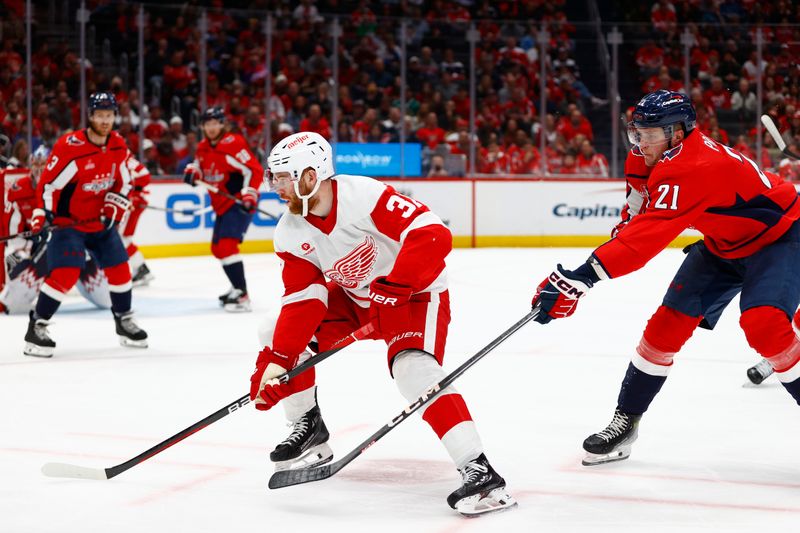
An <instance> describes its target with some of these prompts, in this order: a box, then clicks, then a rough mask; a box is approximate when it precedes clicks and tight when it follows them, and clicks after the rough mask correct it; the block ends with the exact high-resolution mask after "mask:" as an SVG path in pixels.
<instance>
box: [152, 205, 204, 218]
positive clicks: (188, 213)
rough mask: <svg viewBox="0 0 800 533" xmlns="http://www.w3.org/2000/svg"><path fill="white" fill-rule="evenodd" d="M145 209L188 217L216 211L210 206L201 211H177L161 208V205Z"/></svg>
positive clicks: (170, 208) (171, 208)
mask: <svg viewBox="0 0 800 533" xmlns="http://www.w3.org/2000/svg"><path fill="white" fill-rule="evenodd" d="M145 208H147V209H154V210H156V211H164V212H166V213H178V214H180V215H187V216H193V215H195V216H196V215H204V214H206V213H208V212H209V211H211V210H212V209H214V207H213V206H210V205H207V206H206V207H202V208H200V209H175V208H174V207H161V206H159V205H150V204H147V205H146V206H145Z"/></svg>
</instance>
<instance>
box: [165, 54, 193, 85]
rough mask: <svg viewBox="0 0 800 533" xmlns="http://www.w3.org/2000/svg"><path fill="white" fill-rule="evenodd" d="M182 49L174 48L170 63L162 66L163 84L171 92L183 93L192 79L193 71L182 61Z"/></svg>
mask: <svg viewBox="0 0 800 533" xmlns="http://www.w3.org/2000/svg"><path fill="white" fill-rule="evenodd" d="M184 55H185V53H184V51H183V50H176V51H174V52H173V53H172V57H171V58H170V64H169V65H167V66H166V67H164V84H165V85H166V86H167V87H169V88H170V89H171V90H172V92H177V93H185V92H186V90H187V89H188V88H189V84H191V83H192V81H193V80H194V72H192V69H191V67H190V66H189V65H188V64H186V62H185V61H184Z"/></svg>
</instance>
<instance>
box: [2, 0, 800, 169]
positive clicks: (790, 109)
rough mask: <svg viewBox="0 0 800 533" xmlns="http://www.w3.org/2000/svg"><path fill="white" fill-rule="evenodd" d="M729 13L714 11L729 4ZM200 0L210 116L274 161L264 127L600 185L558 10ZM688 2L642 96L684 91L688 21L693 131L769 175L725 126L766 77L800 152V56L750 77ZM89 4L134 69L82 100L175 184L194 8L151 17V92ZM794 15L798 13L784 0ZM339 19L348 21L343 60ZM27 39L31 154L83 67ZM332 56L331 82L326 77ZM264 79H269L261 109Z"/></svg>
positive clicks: (591, 101)
mask: <svg viewBox="0 0 800 533" xmlns="http://www.w3.org/2000/svg"><path fill="white" fill-rule="evenodd" d="M2 2H3V0H0V3H2ZM6 2H8V0H6ZM728 3H731V2H722V5H723V7H724V6H725V5H727V4H728ZM204 4H208V5H210V7H209V8H208V10H207V14H208V15H207V39H206V45H207V46H206V65H207V69H206V70H207V79H206V94H207V101H206V105H207V106H213V105H218V106H222V107H223V108H224V109H225V112H226V116H227V119H228V122H229V124H230V127H231V128H232V129H233V130H235V131H237V132H239V133H241V134H242V135H244V137H245V138H246V139H247V141H248V143H249V144H250V146H251V148H252V149H253V150H254V151H256V152H257V153H259V154H260V155H262V156H263V155H264V154H265V153H266V151H267V146H266V138H267V135H266V132H265V131H264V128H266V127H269V128H270V132H269V133H270V137H271V139H272V142H276V141H277V140H279V139H281V138H282V137H285V136H286V135H288V134H290V133H293V132H295V131H300V130H309V131H316V132H318V133H320V134H322V135H323V136H325V137H326V138H328V139H333V138H334V137H335V138H336V140H338V141H339V142H357V143H366V142H370V143H372V142H377V143H386V142H398V141H399V140H400V139H401V137H402V136H405V139H406V141H407V142H418V143H420V144H421V145H422V147H423V156H424V168H423V175H443V174H451V175H452V174H455V175H464V174H465V173H466V172H468V169H467V166H466V160H467V158H468V156H469V153H470V149H471V147H472V146H473V145H474V147H475V153H476V168H475V171H476V172H477V173H480V174H497V175H504V176H505V175H525V174H542V172H543V171H545V172H546V173H547V174H549V175H559V176H561V175H583V176H586V175H588V176H608V175H609V168H608V161H607V158H606V156H605V155H604V154H601V153H598V152H597V151H596V149H595V144H594V143H595V138H594V130H593V127H592V124H591V123H590V121H589V120H588V119H587V111H588V110H591V109H595V108H602V107H603V106H605V105H606V104H607V102H606V101H605V100H601V99H600V98H597V97H596V96H594V95H593V94H592V93H591V92H590V90H589V89H588V88H587V86H586V85H585V84H584V82H583V81H582V79H581V72H580V66H579V65H578V64H577V62H576V60H575V57H576V55H575V47H576V43H575V40H574V38H573V36H574V34H575V26H574V24H572V23H571V22H570V21H568V20H567V17H566V14H565V9H564V8H565V0H556V1H555V2H553V1H544V0H527V1H519V2H509V1H489V0H433V1H422V0H403V1H401V0H396V1H391V2H375V1H366V0H361V1H359V2H358V3H357V4H356V3H352V2H340V1H337V0H301V1H300V2H288V1H284V0H256V1H253V2H251V3H250V6H249V7H250V8H251V9H252V10H251V11H248V10H230V9H224V7H225V6H224V4H223V2H222V1H221V0H213V1H211V2H210V4H209V3H204ZM741 4H742V5H743V6H745V11H747V9H750V10H757V9H763V8H759V6H760V5H761V4H757V3H755V2H741ZM354 5H355V6H356V7H353V6H354ZM696 5H697V2H691V1H688V0H686V1H684V2H679V3H677V4H676V5H673V4H671V3H669V2H667V1H666V0H660V1H658V2H656V3H655V4H652V10H651V11H650V13H648V14H647V16H648V17H649V18H648V20H651V24H652V26H651V27H650V28H649V31H648V34H649V35H650V36H653V37H654V38H652V39H651V40H650V42H647V43H646V44H644V45H643V46H642V47H641V48H640V49H639V50H638V52H637V53H636V57H635V61H636V64H637V65H638V70H639V74H640V76H641V80H640V81H641V84H642V85H641V89H642V93H644V92H647V91H649V90H653V89H655V88H661V87H666V88H670V89H673V90H682V89H686V88H684V87H683V81H682V80H683V74H682V71H681V69H682V65H683V55H682V49H681V48H680V43H679V38H680V33H679V23H681V24H682V23H684V22H691V24H690V25H689V27H690V28H691V30H692V32H693V35H694V36H695V38H696V43H695V45H694V46H693V47H692V52H691V54H692V55H691V58H692V59H691V60H692V86H691V87H689V88H688V90H689V93H690V94H691V97H692V99H693V100H694V101H695V104H696V105H697V107H698V114H699V123H700V126H701V128H702V129H703V131H706V132H707V133H708V134H709V135H710V136H712V137H714V138H717V139H719V140H721V141H722V142H727V143H729V144H731V145H733V146H735V147H737V148H738V149H740V150H742V151H743V152H745V153H748V154H751V155H752V156H753V158H754V159H759V162H761V163H762V164H765V166H768V167H772V166H775V163H773V156H774V155H775V148H774V145H770V144H769V143H768V142H765V148H764V150H763V151H762V154H760V157H758V158H756V157H755V154H752V150H753V148H752V147H753V146H754V145H755V143H754V142H753V138H754V137H753V136H754V135H755V132H754V131H750V130H743V131H738V130H735V129H733V128H730V127H728V125H729V124H730V120H731V119H737V120H740V121H741V122H742V123H744V122H746V121H749V122H748V123H749V124H751V128H754V127H755V120H754V114H755V107H756V105H755V104H756V102H755V94H754V90H753V87H754V84H753V79H754V75H755V73H756V72H757V69H759V68H761V69H764V71H765V74H766V75H767V78H766V80H765V108H764V109H765V110H766V111H768V112H770V113H771V114H774V115H775V117H776V118H777V119H779V120H780V121H781V122H780V123H781V127H782V131H783V132H784V134H785V135H788V138H790V139H791V140H792V142H796V141H798V140H800V128H799V127H798V126H800V121H798V120H794V119H792V118H791V117H793V116H794V114H795V111H796V110H797V109H798V108H797V105H796V101H795V98H796V97H797V95H798V90H797V69H796V67H793V64H792V63H791V61H790V58H791V57H796V54H795V52H796V50H794V49H793V48H791V47H792V46H797V45H796V43H797V42H800V34H798V33H797V32H798V30H794V31H793V32H788V33H787V32H783V33H781V32H776V33H775V34H771V35H769V36H768V37H767V39H768V41H770V42H771V43H773V44H771V45H770V46H769V47H768V51H769V55H767V56H766V62H765V63H764V64H762V65H760V66H759V65H756V64H755V62H756V59H755V56H754V55H753V50H752V46H751V45H749V44H747V43H749V42H750V37H751V34H752V31H750V30H751V29H750V28H748V27H745V29H744V30H741V29H740V31H741V33H740V34H732V33H731V32H732V31H733V30H730V31H729V29H719V30H718V32H719V34H718V35H717V34H715V33H713V32H710V31H708V30H707V25H708V21H707V20H706V19H702V21H700V22H698V21H695V20H694V18H693V17H694V16H695V15H696V13H695V12H694V11H691V9H690V8H691V7H692V6H696ZM88 6H89V8H90V9H91V13H92V15H91V19H90V24H93V25H94V26H95V28H96V38H97V40H98V42H104V41H108V43H109V45H110V48H111V55H112V56H113V57H119V56H120V55H122V54H123V53H124V54H127V55H128V58H129V61H128V62H127V68H128V71H127V72H122V71H120V70H119V68H117V69H114V68H107V67H105V68H97V67H96V66H93V65H92V64H89V63H87V65H86V66H87V82H88V83H87V85H88V87H87V88H88V91H89V92H90V91H93V90H101V89H108V90H112V91H113V92H114V93H115V95H116V96H117V100H118V101H119V102H120V114H119V117H118V127H119V131H120V133H121V134H122V135H123V136H124V137H125V138H126V139H127V141H128V143H129V145H130V147H131V149H132V150H133V151H134V152H138V150H139V147H140V146H141V147H142V148H143V149H144V153H145V160H146V161H145V162H146V164H147V165H148V167H149V168H150V169H151V171H152V172H154V173H156V174H159V173H167V174H170V173H180V172H181V170H182V168H183V166H185V164H186V163H187V162H189V161H191V159H192V158H193V154H194V148H195V146H196V144H197V142H198V130H197V120H196V118H197V112H198V109H199V108H200V107H201V102H200V100H201V80H200V76H201V69H199V68H198V64H199V62H200V57H201V43H202V35H201V33H200V30H199V27H200V24H199V21H200V13H201V9H200V7H199V6H198V2H196V1H190V2H186V3H185V4H184V5H183V6H181V7H165V6H159V5H158V4H155V3H152V4H149V5H147V6H146V12H147V16H146V21H145V28H144V33H145V55H144V58H143V59H144V71H145V80H146V83H145V94H144V95H140V94H139V92H138V91H137V89H136V84H135V81H134V80H135V79H136V67H137V61H138V59H137V58H136V53H135V51H136V49H137V39H138V26H137V13H138V5H135V4H128V3H126V2H100V1H96V2H91V1H90V2H88ZM676 6H677V7H676ZM786 6H789V8H791V3H788V2H787V3H786ZM647 8H648V9H650V6H647ZM266 9H269V10H270V12H271V13H272V14H273V15H274V16H273V20H274V21H275V28H274V35H273V41H272V57H271V61H270V68H269V69H267V66H266V61H265V57H266V37H265V32H264V24H263V22H264V16H265V13H266V11H265V10H266ZM640 10H641V9H640ZM789 11H792V9H789ZM797 13H800V9H796V10H794V12H792V13H787V14H785V15H781V16H782V18H781V20H783V19H784V18H786V17H790V19H789V21H796V19H797ZM334 16H336V17H338V21H339V23H340V25H341V37H340V39H339V41H338V49H337V50H335V51H334V50H333V49H332V48H333V45H332V43H333V39H332V35H331V29H332V25H331V20H332V18H333V17H334ZM704 16H705V15H704ZM717 16H719V17H722V20H725V21H727V20H731V19H730V17H734V16H740V17H741V18H740V19H739V20H740V21H743V20H744V19H745V18H746V17H745V16H744V15H741V14H739V15H732V14H731V13H730V12H729V10H727V9H722V8H718V9H717ZM401 17H408V19H409V20H413V24H409V25H408V26H406V28H407V33H406V36H407V55H406V57H407V58H408V59H407V61H406V75H407V90H406V105H405V109H406V114H405V116H403V113H402V111H401V102H400V69H401V61H402V52H401V46H400V34H399V32H400V31H401V27H402V26H401V24H400V21H401ZM726 17H728V18H726ZM473 22H474V23H475V25H476V28H477V30H478V31H479V33H480V40H479V46H478V47H477V53H476V57H475V60H476V66H477V68H476V72H475V77H476V80H477V87H476V102H474V105H475V113H476V124H475V126H476V129H475V131H474V133H471V132H470V128H469V125H470V122H469V117H470V109H471V106H472V105H473V102H471V101H470V96H469V91H468V86H467V84H468V80H469V64H470V61H469V47H468V43H467V40H466V38H465V33H466V30H467V29H468V27H469V24H470V23H473ZM0 23H1V24H2V33H1V34H0V35H2V40H1V41H0V133H2V134H4V135H6V136H7V137H8V138H9V139H11V142H12V144H13V145H14V150H15V151H20V152H21V153H18V154H17V156H19V157H25V152H27V150H28V148H27V146H24V138H25V137H26V133H27V132H26V131H25V123H26V122H25V78H24V73H25V69H24V61H23V60H22V53H23V52H24V42H25V41H24V31H23V30H24V28H23V25H22V19H21V17H20V16H18V15H15V13H14V12H13V10H8V11H7V14H6V15H2V14H0ZM542 24H545V26H546V28H547V30H548V32H549V35H550V43H549V44H548V52H547V54H546V57H545V58H541V57H540V54H539V47H538V45H537V42H536V35H537V33H538V31H539V30H540V29H541V27H542ZM731 25H733V24H732V23H731ZM680 27H681V28H682V26H680ZM737 27H739V28H742V27H743V26H741V25H738V26H737ZM34 43H35V49H34V56H33V61H32V67H33V76H34V84H33V91H32V94H33V98H34V106H33V116H34V118H33V138H34V145H35V144H38V143H46V144H52V142H54V141H55V139H56V138H57V137H58V135H59V134H61V133H63V132H65V131H68V130H70V129H74V128H77V127H79V124H80V118H81V117H80V108H79V97H78V96H79V94H78V93H79V88H80V85H79V83H78V81H79V67H80V62H79V58H78V56H77V54H76V53H75V52H74V50H71V49H70V48H69V46H68V44H66V43H65V42H47V41H43V40H38V39H36V38H35V39H34ZM719 43H722V44H721V46H717V45H718V44H719ZM774 43H779V46H777V48H776V46H774ZM334 53H335V54H336V57H335V58H334ZM334 59H336V61H337V63H338V69H339V70H338V72H339V76H338V79H337V80H334V79H333V71H334V67H333V64H334ZM542 60H544V61H545V67H546V73H547V75H546V83H545V86H546V90H545V101H546V107H545V109H539V107H540V94H539V86H540V83H539V75H540V74H539V73H540V61H542ZM633 68H637V67H636V66H633ZM790 71H791V72H790ZM267 76H271V78H270V81H271V89H272V94H271V95H270V98H269V100H267V98H266V92H265V88H266V84H265V78H266V77H267ZM334 91H335V94H336V97H337V98H338V106H337V107H336V108H335V109H334V101H333V95H334ZM638 96H641V95H638ZM541 113H544V120H542V119H541ZM334 117H335V120H334ZM785 117H790V118H789V119H788V120H787V119H786V118H785ZM334 123H336V124H337V126H336V132H334V131H333V128H334ZM542 123H544V127H542ZM401 132H402V135H401ZM334 133H335V135H334ZM542 144H543V145H544V152H542V151H541V147H542ZM767 163H768V164H767Z"/></svg>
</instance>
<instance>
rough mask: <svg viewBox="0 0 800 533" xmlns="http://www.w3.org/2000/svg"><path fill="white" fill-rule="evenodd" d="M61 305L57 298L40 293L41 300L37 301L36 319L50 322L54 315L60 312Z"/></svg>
mask: <svg viewBox="0 0 800 533" xmlns="http://www.w3.org/2000/svg"><path fill="white" fill-rule="evenodd" d="M60 305H61V302H59V301H58V300H56V299H55V298H53V297H51V296H48V295H47V294H45V293H44V292H40V293H39V299H38V300H36V310H35V311H34V312H33V313H34V316H35V318H43V319H45V320H50V319H51V318H53V315H54V314H56V311H58V306H60Z"/></svg>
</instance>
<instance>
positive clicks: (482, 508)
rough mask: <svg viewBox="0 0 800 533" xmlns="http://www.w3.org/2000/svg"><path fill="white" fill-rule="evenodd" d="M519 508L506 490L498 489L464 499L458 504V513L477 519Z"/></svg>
mask: <svg viewBox="0 0 800 533" xmlns="http://www.w3.org/2000/svg"><path fill="white" fill-rule="evenodd" d="M516 506H517V501H516V500H515V499H514V498H512V497H511V495H510V494H509V493H508V492H507V491H506V489H505V488H503V487H501V488H497V489H494V490H492V491H489V493H488V494H485V495H484V494H476V495H475V496H470V497H468V498H464V499H463V500H461V501H459V502H458V503H456V511H457V512H458V513H459V514H461V515H462V516H466V517H467V518H476V517H478V516H481V515H485V514H489V513H496V512H498V511H507V510H509V509H512V508H514V507H516Z"/></svg>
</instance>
